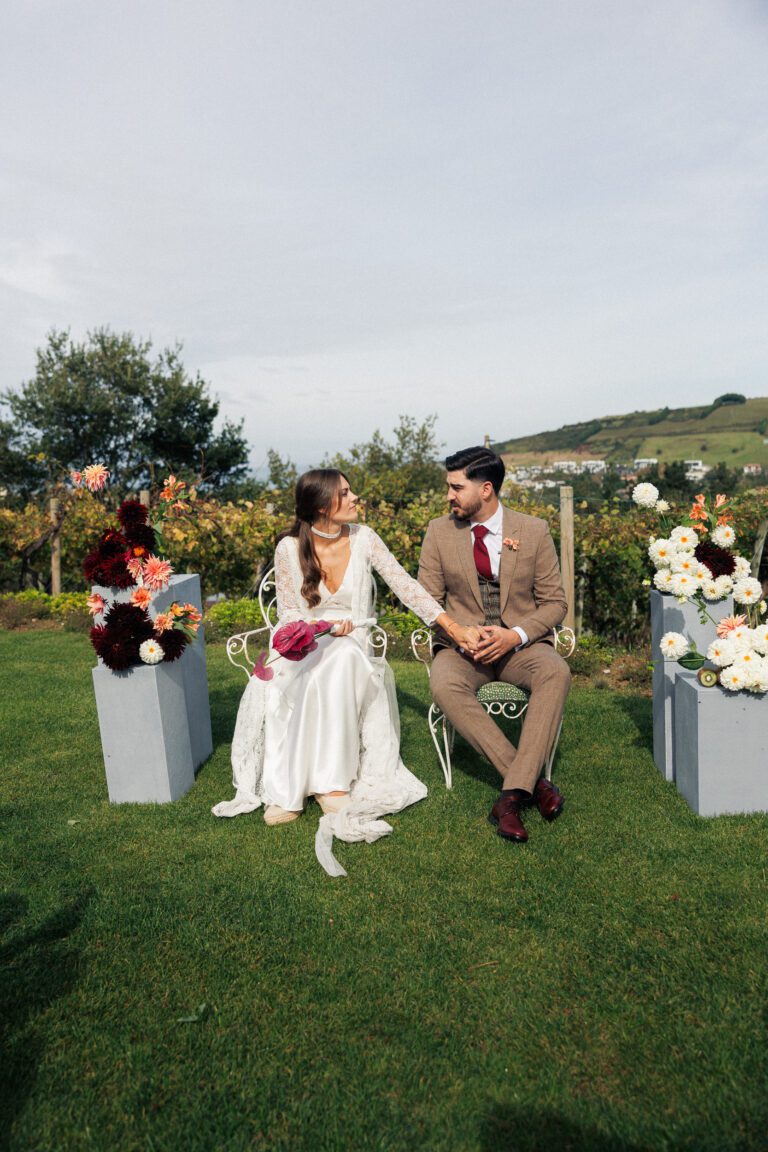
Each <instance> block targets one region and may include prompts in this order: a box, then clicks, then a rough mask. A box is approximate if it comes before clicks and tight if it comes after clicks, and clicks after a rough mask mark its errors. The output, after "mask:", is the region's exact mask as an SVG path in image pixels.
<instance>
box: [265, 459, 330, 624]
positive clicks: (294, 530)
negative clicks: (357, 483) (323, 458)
mask: <svg viewBox="0 0 768 1152" xmlns="http://www.w3.org/2000/svg"><path fill="white" fill-rule="evenodd" d="M346 479H347V478H346V476H345V475H344V473H343V472H339V470H338V469H337V468H312V469H311V470H310V471H309V472H304V474H303V475H301V476H299V479H298V480H297V482H296V509H295V516H296V519H295V520H294V522H293V524H291V526H290V528H286V530H285V532H281V533H280V535H279V536H278V540H282V539H283V537H285V536H295V537H296V539H297V541H298V549H299V564H300V565H301V574H302V576H303V577H304V583H303V584H302V586H301V594H302V596H303V597H304V599H305V600H306V601H307V603H308V604H309V606H310V608H314V607H315V605H316V604H319V603H320V593H319V592H318V590H317V589H318V585H319V583H320V581H321V580H322V579H323V577H324V576H325V573H324V572H323V570H322V568H321V567H320V562H319V560H318V559H317V554H316V552H315V545H314V541H313V539H312V530H311V525H312V524H313V523H314V521H315V520H318V519H319V518H320V517H321V516H330V515H331V513H332V512H333V511H334V510H335V509H336V507H337V505H338V503H339V489H340V488H341V486H342V484H343V483H345V482H346Z"/></svg>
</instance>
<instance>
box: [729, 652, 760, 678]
mask: <svg viewBox="0 0 768 1152" xmlns="http://www.w3.org/2000/svg"><path fill="white" fill-rule="evenodd" d="M762 659H763V658H762V656H758V654H757V652H753V651H752V649H751V648H742V649H741V651H740V652H737V653H736V655H735V656H734V658H733V664H732V665H731V667H732V668H744V669H746V672H747V675H748V676H751V675H752V673H753V672H756V671H757V669H758V668H759V667H760V663H761V661H762Z"/></svg>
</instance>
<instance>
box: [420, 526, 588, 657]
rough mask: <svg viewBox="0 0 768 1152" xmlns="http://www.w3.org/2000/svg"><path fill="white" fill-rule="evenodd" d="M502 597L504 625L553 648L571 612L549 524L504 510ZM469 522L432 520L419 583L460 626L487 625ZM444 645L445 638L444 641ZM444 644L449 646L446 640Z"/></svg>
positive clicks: (421, 564)
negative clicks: (509, 542)
mask: <svg viewBox="0 0 768 1152" xmlns="http://www.w3.org/2000/svg"><path fill="white" fill-rule="evenodd" d="M503 525H504V526H503V530H502V536H503V537H504V538H505V539H508V540H515V541H517V548H512V547H509V546H507V545H504V544H502V547H501V561H500V564H499V595H500V607H501V619H502V623H503V624H504V625H505V626H506V627H507V628H516V627H518V626H519V627H520V628H523V629H524V630H525V633H526V635H527V636H528V640H529V641H530V643H531V644H534V643H536V641H538V640H544V641H546V642H548V643H551V642H552V629H553V628H555V627H556V626H557V625H558V624H560V623H562V621H563V618H564V617H565V613H566V611H567V609H568V603H567V601H566V599H565V592H564V591H563V585H562V581H561V579H560V566H559V564H558V562H557V554H556V552H555V546H554V544H553V542H552V537H551V536H550V534H549V528H548V527H547V524H546V521H544V520H540V519H539V518H538V517H536V516H525V515H523V513H522V512H515V511H514V510H513V509H512V508H504V518H503ZM472 546H473V539H472V533H471V531H470V527H469V521H468V520H456V519H454V517H453V516H441V517H440V519H439V520H432V521H431V523H430V524H429V527H428V528H427V535H426V537H425V538H424V544H423V545H422V549H421V559H420V561H419V583H420V584H421V586H422V587H423V588H426V590H427V592H429V593H430V594H431V595H432V596H434V598H435V600H437V601H438V602H439V603H441V604H442V605H443V607H444V608H445V610H446V612H447V613H448V615H449V616H452V617H453V619H454V620H456V621H457V623H459V624H482V623H483V598H482V593H481V592H480V582H479V580H478V578H477V569H476V568H475V560H474V555H473V551H472ZM441 642H442V638H441ZM445 643H450V641H449V640H448V638H447V637H446V638H445Z"/></svg>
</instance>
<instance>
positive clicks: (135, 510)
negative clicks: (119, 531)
mask: <svg viewBox="0 0 768 1152" xmlns="http://www.w3.org/2000/svg"><path fill="white" fill-rule="evenodd" d="M147 513H148V509H147V508H146V507H145V506H144V504H142V503H141V501H140V500H123V502H122V504H121V505H120V507H119V508H118V510H117V518H118V520H119V521H120V523H121V525H122V527H123V529H124V530H125V529H127V528H132V527H134V526H135V525H136V524H146V522H147Z"/></svg>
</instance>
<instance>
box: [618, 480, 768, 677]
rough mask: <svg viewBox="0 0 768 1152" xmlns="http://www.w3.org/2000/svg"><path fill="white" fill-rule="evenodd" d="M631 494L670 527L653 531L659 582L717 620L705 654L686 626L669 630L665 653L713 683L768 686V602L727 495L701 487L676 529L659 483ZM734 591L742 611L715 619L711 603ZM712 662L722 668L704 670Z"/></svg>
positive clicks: (661, 588)
mask: <svg viewBox="0 0 768 1152" xmlns="http://www.w3.org/2000/svg"><path fill="white" fill-rule="evenodd" d="M632 499H633V500H634V502H635V503H636V504H637V505H638V506H639V507H641V508H647V509H654V510H655V511H657V512H658V513H659V516H660V519H661V523H662V527H663V528H664V529H665V532H664V535H663V536H661V537H655V536H652V537H651V539H650V543H649V546H648V555H649V557H650V559H651V562H652V564H653V566H654V568H655V570H656V571H655V574H654V576H653V584H654V586H655V587H656V588H657V589H658V590H659V591H660V592H665V593H669V594H670V595H672V596H675V597H676V598H677V600H679V601H680V602H681V603H684V602H685V601H691V602H692V603H694V604H695V605H696V607H697V609H698V612H699V618H700V619H701V621H702V622H705V621H706V620H710V621H711V622H712V624H713V625H715V626H716V636H715V638H714V639H713V641H712V643H711V644H710V645H709V646H708V648H707V652H706V655H702V653H700V652H699V651H697V649H696V646H695V645H692V644H691V643H690V641H689V640H688V639H687V638H686V637H685V636H684V635H683V634H682V633H681V632H667V633H665V635H664V636H662V638H661V645H660V646H661V652H662V656H663V657H664V659H665V660H676V661H677V662H678V663H679V664H681V665H682V666H683V667H684V668H688V669H690V670H692V671H697V672H698V673H699V679H700V681H701V683H702V684H705V685H707V686H711V685H713V684H715V683H718V682H719V683H720V684H721V685H722V687H723V688H725V689H727V690H728V691H731V692H737V691H739V690H741V689H745V690H747V691H749V692H766V691H768V625H766V624H761V623H760V619H761V617H762V616H764V615H765V613H766V602H765V600H764V599H763V588H762V585H761V583H760V581H759V580H756V579H754V577H753V576H752V575H751V567H750V564H749V561H748V560H746V559H745V558H744V557H743V556H740V555H738V554H737V553H736V552H734V551H733V549H734V546H735V544H736V531H735V529H734V528H733V525H732V523H731V521H732V520H733V512H732V509H731V507H730V504H729V501H728V498H727V496H725V495H723V494H722V493H720V494H718V495H716V496H715V497H714V499H712V498H711V497H707V496H705V495H704V494H703V493H701V494H700V495H698V496H696V497H695V499H694V502H693V506H692V507H691V510H690V512H689V513H688V516H687V517H686V523H683V524H678V525H676V526H675V527H673V528H670V526H669V524H668V522H667V521H666V516H667V513H668V512H669V511H670V508H669V505H668V504H667V503H666V501H663V500H660V499H659V492H658V489H657V488H656V487H655V485H653V484H638V485H637V486H636V487H635V489H634V490H633V492H632ZM731 595H732V596H733V599H734V600H735V602H736V603H737V604H738V605H740V606H741V607H742V608H743V609H744V611H743V613H742V614H740V615H736V616H728V617H726V618H725V619H724V620H721V621H720V622H719V623H716V621H714V620H713V619H712V616H711V615H710V613H709V611H708V608H707V605H708V604H712V603H715V602H717V601H719V600H724V599H725V598H726V597H727V596H731ZM707 661H709V662H710V664H713V665H714V666H715V668H714V669H712V668H705V667H704V665H705V664H706V662H707Z"/></svg>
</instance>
